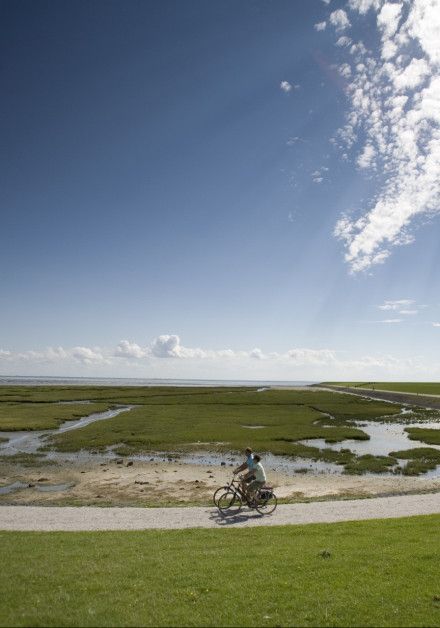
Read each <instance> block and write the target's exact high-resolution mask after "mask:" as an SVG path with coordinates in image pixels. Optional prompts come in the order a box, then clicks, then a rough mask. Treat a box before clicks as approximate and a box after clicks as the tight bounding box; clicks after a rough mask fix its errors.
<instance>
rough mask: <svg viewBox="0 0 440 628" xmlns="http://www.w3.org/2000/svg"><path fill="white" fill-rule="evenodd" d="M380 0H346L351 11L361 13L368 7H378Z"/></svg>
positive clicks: (368, 8) (367, 9)
mask: <svg viewBox="0 0 440 628" xmlns="http://www.w3.org/2000/svg"><path fill="white" fill-rule="evenodd" d="M381 3H382V0H348V6H349V7H350V9H351V10H352V11H358V13H360V14H361V15H365V13H367V12H368V11H369V10H370V9H376V10H377V9H378V8H379V7H380V5H381Z"/></svg>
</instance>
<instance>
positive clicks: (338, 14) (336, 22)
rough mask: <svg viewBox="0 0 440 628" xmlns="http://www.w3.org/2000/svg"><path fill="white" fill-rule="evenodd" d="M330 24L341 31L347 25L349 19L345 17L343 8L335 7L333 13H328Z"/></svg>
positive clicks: (348, 24)
mask: <svg viewBox="0 0 440 628" xmlns="http://www.w3.org/2000/svg"><path fill="white" fill-rule="evenodd" d="M329 19H330V24H332V25H333V26H334V27H335V28H336V30H337V31H343V30H345V29H346V28H348V27H349V26H351V24H350V20H349V19H348V17H347V14H346V12H345V11H344V10H343V9H336V11H333V13H330V18H329Z"/></svg>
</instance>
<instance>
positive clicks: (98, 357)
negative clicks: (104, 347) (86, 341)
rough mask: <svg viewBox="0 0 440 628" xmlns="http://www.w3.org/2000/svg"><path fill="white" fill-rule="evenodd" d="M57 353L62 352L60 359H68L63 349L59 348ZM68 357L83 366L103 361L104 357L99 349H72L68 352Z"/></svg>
mask: <svg viewBox="0 0 440 628" xmlns="http://www.w3.org/2000/svg"><path fill="white" fill-rule="evenodd" d="M59 351H60V352H62V355H61V357H63V358H65V357H68V355H69V354H67V352H64V349H61V348H59ZM70 355H71V356H72V357H73V358H75V360H78V362H83V363H84V364H95V363H97V362H104V361H105V358H104V355H103V354H102V352H101V350H100V349H99V348H93V349H91V348H90V347H73V349H71V351H70Z"/></svg>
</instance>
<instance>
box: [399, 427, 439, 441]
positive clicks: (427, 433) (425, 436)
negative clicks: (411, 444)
mask: <svg viewBox="0 0 440 628" xmlns="http://www.w3.org/2000/svg"><path fill="white" fill-rule="evenodd" d="M405 431H406V432H408V434H409V438H410V439H411V440H420V441H422V442H423V443H428V445H440V429H438V430H433V429H429V428H424V427H408V428H406V430H405Z"/></svg>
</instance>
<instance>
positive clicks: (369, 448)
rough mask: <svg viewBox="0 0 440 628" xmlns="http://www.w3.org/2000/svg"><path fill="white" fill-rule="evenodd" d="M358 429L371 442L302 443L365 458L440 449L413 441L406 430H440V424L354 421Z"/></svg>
mask: <svg viewBox="0 0 440 628" xmlns="http://www.w3.org/2000/svg"><path fill="white" fill-rule="evenodd" d="M354 423H355V424H356V426H357V427H360V428H361V429H362V430H363V431H364V432H366V433H367V434H368V435H369V437H370V440H354V439H346V440H343V441H341V442H338V443H326V442H325V439H324V438H309V439H307V440H302V441H300V443H301V444H303V445H307V446H308V447H319V448H320V449H324V448H326V449H332V450H333V451H340V450H341V449H350V450H351V451H352V452H353V453H355V454H357V455H359V456H363V455H364V454H373V455H374V456H387V455H388V454H389V453H390V452H391V451H400V450H405V449H413V448H414V447H433V448H434V449H440V445H427V444H426V443H422V442H421V441H418V440H411V439H410V438H409V437H408V433H407V432H405V428H408V427H424V428H428V429H440V422H434V423H377V422H376V421H354Z"/></svg>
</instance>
